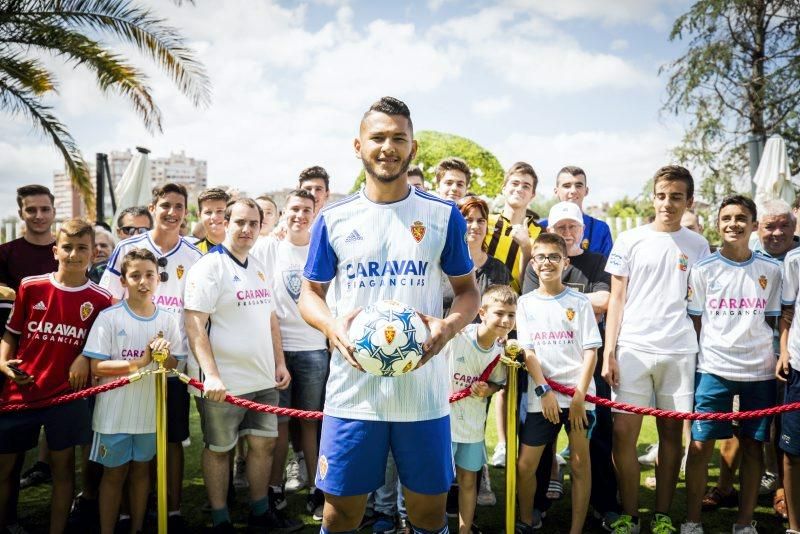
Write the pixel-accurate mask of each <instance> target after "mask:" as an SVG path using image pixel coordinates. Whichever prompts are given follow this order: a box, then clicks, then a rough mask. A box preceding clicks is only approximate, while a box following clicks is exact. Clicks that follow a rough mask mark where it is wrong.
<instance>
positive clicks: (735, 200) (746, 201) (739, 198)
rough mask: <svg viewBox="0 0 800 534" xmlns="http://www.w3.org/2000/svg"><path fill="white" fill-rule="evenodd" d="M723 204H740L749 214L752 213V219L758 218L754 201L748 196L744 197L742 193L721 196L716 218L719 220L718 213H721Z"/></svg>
mask: <svg viewBox="0 0 800 534" xmlns="http://www.w3.org/2000/svg"><path fill="white" fill-rule="evenodd" d="M725 206H741V207H743V208H744V209H746V210H747V211H749V212H750V215H752V217H753V220H754V221H757V220H758V212H757V211H756V203H755V202H753V199H751V198H750V197H746V196H744V195H730V196H727V197H725V198H723V199H722V202H721V203H720V205H719V210H718V211H717V220H719V214H720V213H722V208H724V207H725Z"/></svg>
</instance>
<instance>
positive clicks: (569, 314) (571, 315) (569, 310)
mask: <svg viewBox="0 0 800 534" xmlns="http://www.w3.org/2000/svg"><path fill="white" fill-rule="evenodd" d="M566 312H567V320H568V321H571V320H573V319H574V318H575V310H573V309H572V308H567V310H566Z"/></svg>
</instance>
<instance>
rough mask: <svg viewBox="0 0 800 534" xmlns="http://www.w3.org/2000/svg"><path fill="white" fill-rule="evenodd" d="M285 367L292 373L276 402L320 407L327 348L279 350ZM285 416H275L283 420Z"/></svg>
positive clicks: (314, 407)
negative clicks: (283, 358)
mask: <svg viewBox="0 0 800 534" xmlns="http://www.w3.org/2000/svg"><path fill="white" fill-rule="evenodd" d="M283 356H284V357H285V358H286V368H287V369H288V370H289V374H290V375H292V381H291V382H290V383H289V387H288V388H286V389H282V390H280V391H279V392H278V393H279V395H280V402H279V406H280V407H282V408H296V409H298V410H308V411H320V410H322V401H323V399H324V398H325V381H326V380H327V379H328V363H329V361H330V355H329V353H328V349H320V350H301V351H291V350H285V351H283ZM288 420H289V417H288V416H282V415H279V416H278V421H279V422H281V423H285V422H286V421H288Z"/></svg>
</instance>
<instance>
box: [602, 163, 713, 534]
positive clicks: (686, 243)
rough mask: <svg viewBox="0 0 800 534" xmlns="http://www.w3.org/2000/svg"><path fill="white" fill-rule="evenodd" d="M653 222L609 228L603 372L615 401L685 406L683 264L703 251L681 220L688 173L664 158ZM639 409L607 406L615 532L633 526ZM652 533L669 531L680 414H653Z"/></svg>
mask: <svg viewBox="0 0 800 534" xmlns="http://www.w3.org/2000/svg"><path fill="white" fill-rule="evenodd" d="M653 190H654V191H653V192H654V194H653V207H654V208H655V220H654V221H653V223H651V224H648V225H645V226H640V227H638V228H634V229H632V230H628V231H625V232H622V233H621V234H620V235H619V236H617V241H616V242H615V243H614V248H613V249H612V251H611V256H609V258H608V262H607V263H606V271H608V272H609V273H610V274H611V297H610V300H609V303H608V312H607V313H606V343H605V347H604V354H603V378H605V380H606V382H608V384H609V385H610V386H611V387H612V396H613V398H614V399H615V400H617V401H619V402H625V403H628V404H634V405H637V406H647V405H648V404H649V403H650V400H651V399H652V398H653V396H654V395H655V402H656V407H657V408H662V409H665V410H678V411H682V412H690V411H691V410H692V408H693V401H694V372H695V361H696V359H697V335H696V333H695V331H694V328H693V327H692V321H691V320H690V319H689V316H688V315H687V313H686V294H687V287H688V278H689V270H690V269H691V268H692V266H693V265H694V264H695V263H696V262H697V261H699V260H701V259H703V258H705V257H706V256H708V254H709V250H708V242H707V241H706V240H705V238H703V236H701V235H698V234H697V233H695V232H692V231H691V230H688V229H686V228H683V227H681V217H683V213H684V212H685V211H686V209H687V208H689V207H691V205H692V201H693V195H694V180H693V179H692V175H691V174H690V173H689V171H688V170H686V169H685V168H683V167H680V166H677V165H668V166H666V167H662V168H660V169H658V170H657V171H656V173H655V176H654V178H653ZM641 426H642V416H641V415H636V414H630V413H621V412H620V413H615V415H614V443H613V448H614V449H613V457H614V465H615V466H616V468H617V473H618V480H617V481H618V483H619V492H620V497H621V500H622V508H623V511H624V513H623V514H622V515H621V516H620V518H619V519H618V520H617V521H615V522H614V524H613V525H612V526H613V527H614V528H615V532H617V533H618V534H629V533H631V534H637V533H638V532H639V529H640V524H639V461H638V458H637V453H636V442H637V440H638V439H639V432H640V430H641ZM657 426H658V443H659V448H658V465H657V466H656V479H657V481H658V484H657V486H656V503H655V510H654V511H655V516H654V517H653V519H652V521H651V523H650V528H651V530H652V532H653V533H654V534H667V533H669V532H673V531H674V527H673V526H672V520H671V519H670V517H669V509H670V506H671V504H672V497H673V495H674V493H675V486H676V485H677V482H678V472H679V470H680V463H681V456H682V455H683V447H682V445H681V433H682V428H683V421H681V420H679V419H663V418H659V419H658V421H657Z"/></svg>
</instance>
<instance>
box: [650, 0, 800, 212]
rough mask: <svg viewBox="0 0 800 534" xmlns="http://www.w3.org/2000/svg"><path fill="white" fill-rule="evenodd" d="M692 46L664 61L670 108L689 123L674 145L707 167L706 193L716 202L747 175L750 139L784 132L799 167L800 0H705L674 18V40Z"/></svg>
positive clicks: (687, 160)
mask: <svg viewBox="0 0 800 534" xmlns="http://www.w3.org/2000/svg"><path fill="white" fill-rule="evenodd" d="M684 38H686V39H688V42H689V49H688V51H687V52H686V53H685V54H684V55H682V56H681V57H679V58H678V59H676V60H675V61H673V62H672V63H670V64H668V65H665V66H664V67H662V69H661V72H662V73H667V74H668V77H669V79H668V82H667V101H666V103H665V105H664V110H666V111H668V112H670V113H674V114H676V115H679V116H683V115H686V116H688V119H689V124H688V126H687V129H686V131H685V133H684V136H683V139H682V141H681V144H680V145H679V146H678V147H676V148H675V149H674V154H675V156H676V157H677V159H678V160H679V161H681V162H682V163H684V164H687V165H689V166H692V167H695V168H700V169H702V170H703V173H704V177H705V180H704V181H703V183H702V185H701V186H700V188H699V189H700V191H699V192H700V194H701V196H702V197H703V198H705V199H706V200H708V201H709V202H711V203H712V204H715V203H716V202H717V201H718V199H719V198H720V197H722V196H724V195H726V194H729V193H731V192H732V191H733V183H734V180H735V179H736V178H738V177H740V176H745V175H746V176H748V177H749V174H748V141H749V139H750V138H751V137H754V138H757V139H765V138H766V137H769V136H770V135H772V134H780V135H781V136H783V138H784V139H785V140H786V146H787V149H788V151H789V160H790V161H791V162H793V167H792V172H793V173H796V172H797V171H798V164H799V163H800V114H799V112H798V110H800V1H798V0H699V1H697V2H695V4H694V5H692V7H691V8H690V9H689V11H688V12H686V13H684V14H683V15H681V16H680V17H679V18H678V19H677V20H676V21H675V23H674V25H673V27H672V32H671V33H670V40H676V39H677V40H682V39H684Z"/></svg>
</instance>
